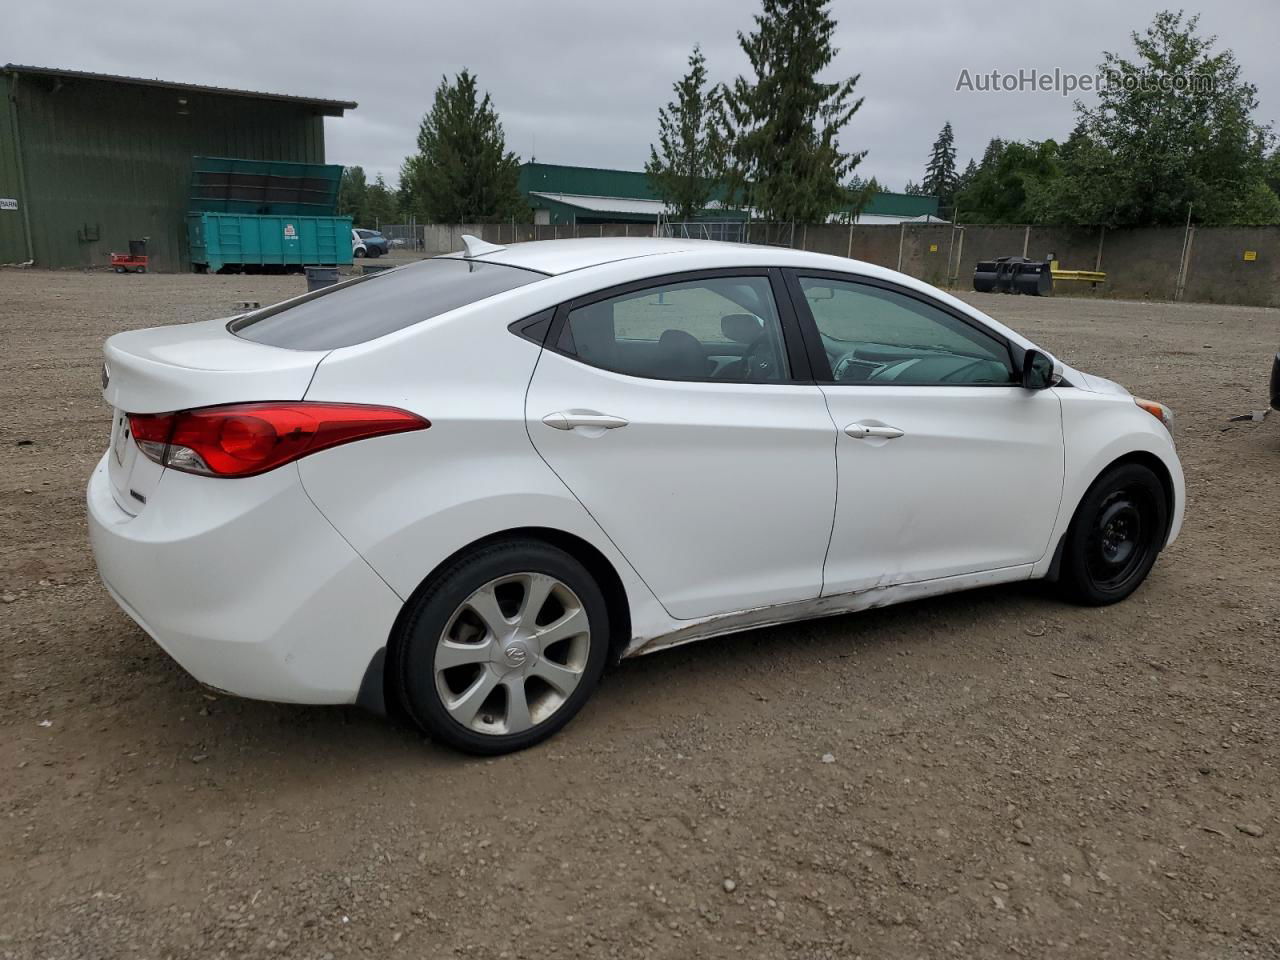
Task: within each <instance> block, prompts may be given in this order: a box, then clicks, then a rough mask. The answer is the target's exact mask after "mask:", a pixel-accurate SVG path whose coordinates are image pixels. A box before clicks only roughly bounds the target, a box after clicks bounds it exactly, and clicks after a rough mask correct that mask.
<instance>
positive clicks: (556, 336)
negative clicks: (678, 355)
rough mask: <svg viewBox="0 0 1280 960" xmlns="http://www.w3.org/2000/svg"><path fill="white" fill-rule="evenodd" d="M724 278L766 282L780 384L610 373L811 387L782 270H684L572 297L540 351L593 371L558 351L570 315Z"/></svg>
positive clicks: (560, 307)
mask: <svg viewBox="0 0 1280 960" xmlns="http://www.w3.org/2000/svg"><path fill="white" fill-rule="evenodd" d="M724 277H759V278H761V279H765V280H768V282H769V289H770V292H771V293H772V295H773V301H774V308H775V309H776V310H777V311H778V323H779V325H780V326H781V328H782V339H783V349H785V350H786V353H787V367H788V369H789V370H790V372H791V375H790V376H789V377H784V378H782V379H779V380H711V379H702V378H681V377H641V376H636V375H635V374H629V373H623V372H621V371H617V370H611V371H609V372H610V373H615V374H617V375H618V376H622V377H633V378H634V379H637V380H666V381H669V382H672V383H712V384H714V383H725V384H742V383H751V384H753V385H757V386H763V387H768V386H777V385H779V384H786V385H794V384H797V383H813V382H814V378H813V372H812V367H811V364H810V361H809V357H808V355H807V351H806V349H805V341H804V335H803V332H802V328H801V323H800V319H799V317H798V316H797V315H796V310H795V306H794V304H793V303H792V298H791V295H790V291H789V290H788V289H787V285H786V284H787V282H786V279H785V278H784V275H783V272H782V270H781V269H779V268H778V267H721V268H715V269H709V270H684V271H680V272H677V273H664V274H659V275H657V276H653V277H645V278H643V279H641V280H629V281H627V282H626V283H620V284H615V285H614V286H612V287H605V288H603V289H600V290H595V291H593V292H591V293H587V294H583V295H582V296H580V297H575V298H573V299H572V300H565V301H564V302H562V303H561V304H559V305H558V306H557V307H556V308H555V316H554V318H553V319H552V321H551V327H550V329H549V330H548V331H547V334H546V339H545V340H544V341H543V344H542V347H543V349H544V350H550V351H552V352H553V353H558V354H560V355H561V356H563V357H567V358H568V359H570V360H573V361H574V362H575V363H581V364H584V365H585V366H592V367H594V365H593V364H589V363H587V362H586V361H585V360H583V359H582V358H581V357H580V356H578V355H577V354H576V353H566V352H565V351H563V350H561V349H560V347H559V343H560V338H561V334H562V333H563V332H564V328H565V324H566V323H567V322H568V318H569V314H570V313H572V312H573V311H574V310H577V309H578V308H579V307H585V306H590V305H591V304H593V303H600V302H601V301H604V300H612V299H614V298H615V297H621V296H625V295H626V294H628V293H637V292H640V291H643V290H649V289H653V288H654V287H661V286H664V285H668V284H678V283H688V282H690V281H696V280H715V279H719V278H724ZM569 335H570V336H571V337H572V335H573V334H572V331H570V334H569ZM595 369H603V368H595Z"/></svg>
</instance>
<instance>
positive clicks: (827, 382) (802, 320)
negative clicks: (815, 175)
mask: <svg viewBox="0 0 1280 960" xmlns="http://www.w3.org/2000/svg"><path fill="white" fill-rule="evenodd" d="M783 273H784V275H785V277H786V285H787V293H788V296H789V297H790V300H791V307H792V309H793V311H794V312H795V314H796V316H797V317H798V319H799V326H800V332H801V334H802V336H803V337H804V345H805V352H806V354H807V355H808V357H809V363H810V365H811V366H812V368H813V370H814V382H816V383H820V384H822V385H823V386H839V387H855V386H856V387H871V388H873V389H875V388H879V387H883V386H893V385H894V384H888V383H869V382H859V383H840V382H839V381H837V380H836V379H835V377H834V376H833V374H832V371H831V364H830V362H829V361H828V359H827V351H826V350H825V349H823V346H822V335H821V334H820V333H819V332H818V323H817V320H816V319H815V318H814V316H813V311H812V310H811V309H810V308H809V302H808V301H807V300H806V299H805V296H804V290H803V288H802V287H801V286H800V277H802V276H804V277H811V278H813V279H818V280H838V281H841V282H843V283H848V284H852V285H855V286H864V287H874V288H876V289H879V290H887V291H889V292H890V293H896V294H898V295H899V296H903V297H906V298H908V299H910V300H915V301H916V302H917V303H922V304H924V305H925V306H927V307H931V308H933V309H934V310H937V311H939V312H940V313H943V314H946V315H947V316H948V317H951V318H952V319H954V320H958V321H960V322H961V323H963V324H964V325H965V326H967V327H969V328H971V329H973V330H976V331H977V332H979V333H981V334H983V335H984V336H988V337H990V338H991V339H992V340H994V341H996V342H997V343H998V344H1000V345H1001V346H1002V347H1004V349H1005V351H1006V352H1007V353H1008V359H1009V368H1010V370H1011V371H1014V372H1016V371H1017V370H1018V369H1019V368H1020V367H1021V360H1022V356H1021V355H1022V353H1023V352H1024V351H1023V350H1022V349H1021V348H1020V347H1019V346H1018V345H1017V344H1015V343H1013V342H1012V341H1011V340H1009V338H1008V337H1006V336H1004V335H1003V334H1001V333H999V332H997V331H995V330H992V329H991V328H990V327H988V326H987V325H986V324H984V323H982V322H981V321H978V320H975V319H974V318H973V317H970V316H968V315H967V314H964V313H962V312H960V311H959V310H956V309H955V308H953V307H951V306H949V305H947V304H945V303H942V302H940V301H938V300H935V299H933V298H932V297H930V296H928V295H926V294H922V293H920V292H919V291H917V290H912V289H910V288H908V287H903V286H901V285H900V284H897V283H893V282H892V281H889V280H881V279H880V278H878V277H867V276H862V275H860V274H856V273H842V272H840V271H838V270H808V269H805V268H803V267H788V268H787V269H785V270H784V271H783ZM896 385H897V386H953V387H986V388H990V387H1007V386H1017V384H1016V383H1014V382H1013V381H1012V380H1011V381H1010V382H1009V383H951V384H911V383H901V384H896Z"/></svg>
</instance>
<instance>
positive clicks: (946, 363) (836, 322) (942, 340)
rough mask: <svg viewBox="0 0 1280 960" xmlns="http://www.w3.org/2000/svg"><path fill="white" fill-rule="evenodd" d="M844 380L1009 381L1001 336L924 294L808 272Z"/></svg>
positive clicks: (835, 369) (817, 318)
mask: <svg viewBox="0 0 1280 960" xmlns="http://www.w3.org/2000/svg"><path fill="white" fill-rule="evenodd" d="M800 287H801V289H802V290H803V292H804V298H805V302H806V303H807V304H808V306H809V310H810V312H811V313H812V314H813V320H814V323H815V324H816V325H817V328H818V333H819V335H820V336H821V338H822V346H823V350H824V351H825V352H826V355H827V360H828V361H829V363H830V365H831V376H832V379H833V380H834V381H835V382H837V383H867V384H893V383H897V384H936V385H947V384H1008V383H1011V382H1013V380H1014V376H1013V364H1012V362H1011V361H1010V357H1009V350H1008V348H1007V347H1006V346H1005V344H1004V343H1003V342H1002V341H1001V340H999V339H998V338H996V337H995V336H993V335H991V334H989V333H985V332H983V331H982V330H979V329H977V328H976V327H973V326H971V325H970V324H967V323H965V322H964V321H963V320H960V319H958V318H956V317H953V316H952V315H951V314H949V313H947V312H945V311H944V310H941V309H939V308H938V307H935V306H931V305H930V304H928V303H925V302H924V301H922V300H917V299H915V298H914V297H909V296H907V295H906V294H903V293H898V292H896V291H894V290H886V289H884V288H882V287H877V286H872V285H871V284H865V283H856V282H853V281H845V280H832V279H828V278H825V277H801V278H800Z"/></svg>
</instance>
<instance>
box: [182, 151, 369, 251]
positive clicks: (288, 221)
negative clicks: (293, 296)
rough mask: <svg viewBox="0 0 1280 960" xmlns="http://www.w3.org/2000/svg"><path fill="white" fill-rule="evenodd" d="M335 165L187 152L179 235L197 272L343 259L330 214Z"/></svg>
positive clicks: (347, 239)
mask: <svg viewBox="0 0 1280 960" xmlns="http://www.w3.org/2000/svg"><path fill="white" fill-rule="evenodd" d="M341 178H342V167H341V166H339V165H337V164H324V163H285V162H280V161H267V160H242V159H236V158H231V157H193V158H192V172H191V192H190V195H189V199H188V205H187V209H188V211H189V212H188V213H187V242H188V246H189V248H190V253H191V264H192V267H193V269H195V270H196V271H197V272H199V273H205V272H209V271H212V272H214V273H219V272H235V273H240V272H280V271H296V272H301V271H302V269H303V268H304V267H307V266H339V265H346V264H350V263H351V227H352V223H351V218H350V217H340V216H336V213H337V207H338V185H339V181H340V180H341Z"/></svg>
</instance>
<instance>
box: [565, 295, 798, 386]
mask: <svg viewBox="0 0 1280 960" xmlns="http://www.w3.org/2000/svg"><path fill="white" fill-rule="evenodd" d="M556 349H558V350H559V351H560V352H562V353H567V354H570V355H571V356H575V357H577V358H578V359H579V360H582V361H583V362H585V363H589V364H591V365H592V366H596V367H603V368H604V369H606V370H613V371H615V372H617V373H625V374H629V375H630V376H634V377H648V378H651V379H657V380H710V381H715V380H724V381H736V382H741V381H770V380H774V381H776V380H786V379H788V377H789V374H788V372H787V355H786V351H785V349H784V347H783V340H782V326H781V324H780V322H779V319H778V310H777V306H776V304H775V303H774V299H773V290H772V287H771V285H770V283H769V279H768V278H767V277H711V278H704V279H700V280H685V281H673V282H670V283H665V284H661V285H657V286H653V287H648V288H646V289H644V290H639V291H635V292H632V293H625V294H622V295H620V296H617V297H612V298H610V299H608V300H600V301H597V302H595V303H590V304H587V305H585V306H581V307H578V308H576V309H574V310H572V311H570V313H569V316H568V317H567V318H566V321H565V324H564V327H563V329H562V330H561V332H560V336H559V339H558V340H557V342H556Z"/></svg>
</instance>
